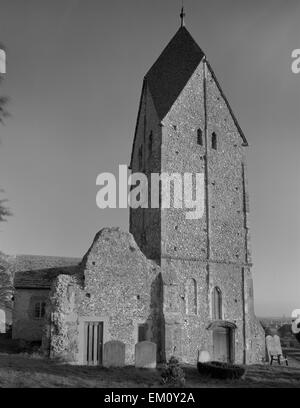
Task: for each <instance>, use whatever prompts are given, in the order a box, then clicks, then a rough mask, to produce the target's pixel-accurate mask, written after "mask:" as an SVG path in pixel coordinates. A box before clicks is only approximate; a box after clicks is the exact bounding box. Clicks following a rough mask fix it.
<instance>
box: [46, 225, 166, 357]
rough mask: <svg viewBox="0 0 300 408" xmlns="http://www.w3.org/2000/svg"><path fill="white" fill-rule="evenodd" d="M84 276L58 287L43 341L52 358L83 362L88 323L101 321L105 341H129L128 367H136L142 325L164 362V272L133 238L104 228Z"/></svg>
mask: <svg viewBox="0 0 300 408" xmlns="http://www.w3.org/2000/svg"><path fill="white" fill-rule="evenodd" d="M80 275H81V276H78V277H77V281H74V279H75V278H74V277H73V278H71V277H67V276H60V277H59V278H58V279H57V280H56V282H55V284H54V287H53V290H52V293H51V297H50V299H51V306H50V308H49V313H48V322H49V323H48V329H47V331H46V332H45V341H44V347H45V349H47V348H48V350H50V355H51V356H52V357H60V358H64V359H65V360H67V361H73V362H75V363H79V364H84V363H85V361H84V347H85V346H84V323H85V322H89V321H100V322H103V328H104V338H103V343H105V342H107V341H110V340H118V341H121V342H123V343H125V345H126V364H133V363H134V347H135V344H136V343H137V342H138V325H139V324H145V323H146V324H147V326H148V330H147V340H149V341H152V342H154V343H156V344H157V345H158V353H159V355H158V358H160V355H161V303H162V302H161V280H160V269H159V267H158V266H157V265H156V264H154V263H153V262H151V261H148V260H147V259H146V258H145V256H144V255H143V254H142V252H141V251H140V249H139V248H138V246H137V244H136V243H135V241H134V239H133V237H132V235H131V234H129V233H124V232H121V231H120V230H119V229H104V230H102V231H101V232H100V233H99V234H97V236H96V238H95V240H94V243H93V245H92V247H91V248H90V250H89V252H88V253H87V255H86V256H85V257H84V259H83V262H82V268H81V272H80ZM80 282H81V283H80ZM49 338H50V342H49V341H47V339H49Z"/></svg>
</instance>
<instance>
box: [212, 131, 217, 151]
mask: <svg viewBox="0 0 300 408" xmlns="http://www.w3.org/2000/svg"><path fill="white" fill-rule="evenodd" d="M211 147H212V149H214V150H217V134H216V133H215V132H213V134H212V135H211Z"/></svg>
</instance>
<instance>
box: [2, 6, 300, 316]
mask: <svg viewBox="0 0 300 408" xmlns="http://www.w3.org/2000/svg"><path fill="white" fill-rule="evenodd" d="M180 7H181V1H180V0H178V1H177V0H164V1H161V0H151V1H150V0H147V1H146V0H127V1H124V0H110V1H99V0H26V1H24V0H0V42H1V43H3V44H5V47H6V50H7V74H6V75H5V81H4V83H3V84H2V85H1V88H0V91H1V94H5V95H8V96H9V97H10V103H9V105H8V108H9V111H10V113H11V117H10V118H8V119H7V120H6V125H5V126H1V127H0V140H1V145H0V186H1V187H2V188H3V189H5V193H2V194H1V196H0V198H8V199H9V206H10V208H11V210H12V212H13V216H12V217H10V218H9V220H8V222H6V223H1V224H0V250H2V251H3V252H6V253H8V254H41V255H59V256H75V257H81V256H83V255H84V254H85V252H86V251H87V250H88V248H89V246H90V245H91V243H92V240H93V238H94V235H95V234H96V232H97V231H99V230H100V229H101V228H103V227H105V226H120V227H121V228H123V229H125V230H128V210H126V209H120V210H100V209H99V208H97V206H96V193H97V186H96V177H97V175H98V174H99V173H101V172H113V173H117V170H118V166H119V164H129V160H130V153H131V145H132V141H133V134H134V128H135V122H136V117H137V110H138V103H139V97H140V92H141V87H142V79H143V76H144V75H145V73H146V72H147V70H148V69H149V68H150V66H151V65H152V64H153V63H154V61H155V60H156V59H157V57H158V56H159V54H160V52H161V51H162V49H163V48H164V47H165V45H166V44H167V43H168V42H169V40H170V39H171V37H172V36H173V35H174V34H175V32H176V31H177V29H178V28H179V23H180V20H179V13H180ZM185 8H186V26H187V28H188V30H189V31H190V33H191V34H192V36H193V37H194V39H195V40H196V41H197V43H198V44H199V45H200V47H201V48H202V49H203V50H204V51H205V53H206V55H207V58H208V60H209V62H210V64H211V65H212V67H213V69H214V71H215V73H216V75H217V77H218V80H219V82H220V84H221V86H222V88H223V91H224V93H225V94H226V96H227V98H228V100H229V102H230V104H231V107H232V109H233V111H234V112H235V115H236V116H237V118H238V121H239V123H240V126H241V128H242V129H243V131H244V133H245V135H246V137H247V140H248V142H249V145H250V146H249V148H248V179H249V189H250V209H251V227H252V228H251V237H252V248H253V263H254V267H253V275H254V288H255V292H254V295H255V305H256V313H257V314H258V315H260V316H282V315H286V316H290V314H291V312H292V310H293V309H296V308H300V216H299V210H300V185H299V153H300V112H299V107H300V74H298V75H297V74H294V73H292V71H291V63H292V59H291V53H292V51H293V50H294V49H296V48H298V49H299V48H300V25H299V21H300V2H299V0H252V1H249V0H209V1H208V0H206V1H205V0H202V1H199V0H185Z"/></svg>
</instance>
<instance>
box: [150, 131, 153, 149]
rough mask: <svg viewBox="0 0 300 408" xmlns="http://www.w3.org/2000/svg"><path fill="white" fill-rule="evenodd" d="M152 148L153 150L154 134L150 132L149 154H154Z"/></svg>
mask: <svg viewBox="0 0 300 408" xmlns="http://www.w3.org/2000/svg"><path fill="white" fill-rule="evenodd" d="M152 148H153V132H152V131H151V132H150V135H149V154H151V153H152Z"/></svg>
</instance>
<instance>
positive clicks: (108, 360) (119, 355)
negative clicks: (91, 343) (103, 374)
mask: <svg viewBox="0 0 300 408" xmlns="http://www.w3.org/2000/svg"><path fill="white" fill-rule="evenodd" d="M124 365H125V344H124V343H122V342H121V341H116V340H112V341H108V342H107V343H105V344H104V347H103V366H104V367H124Z"/></svg>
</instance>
